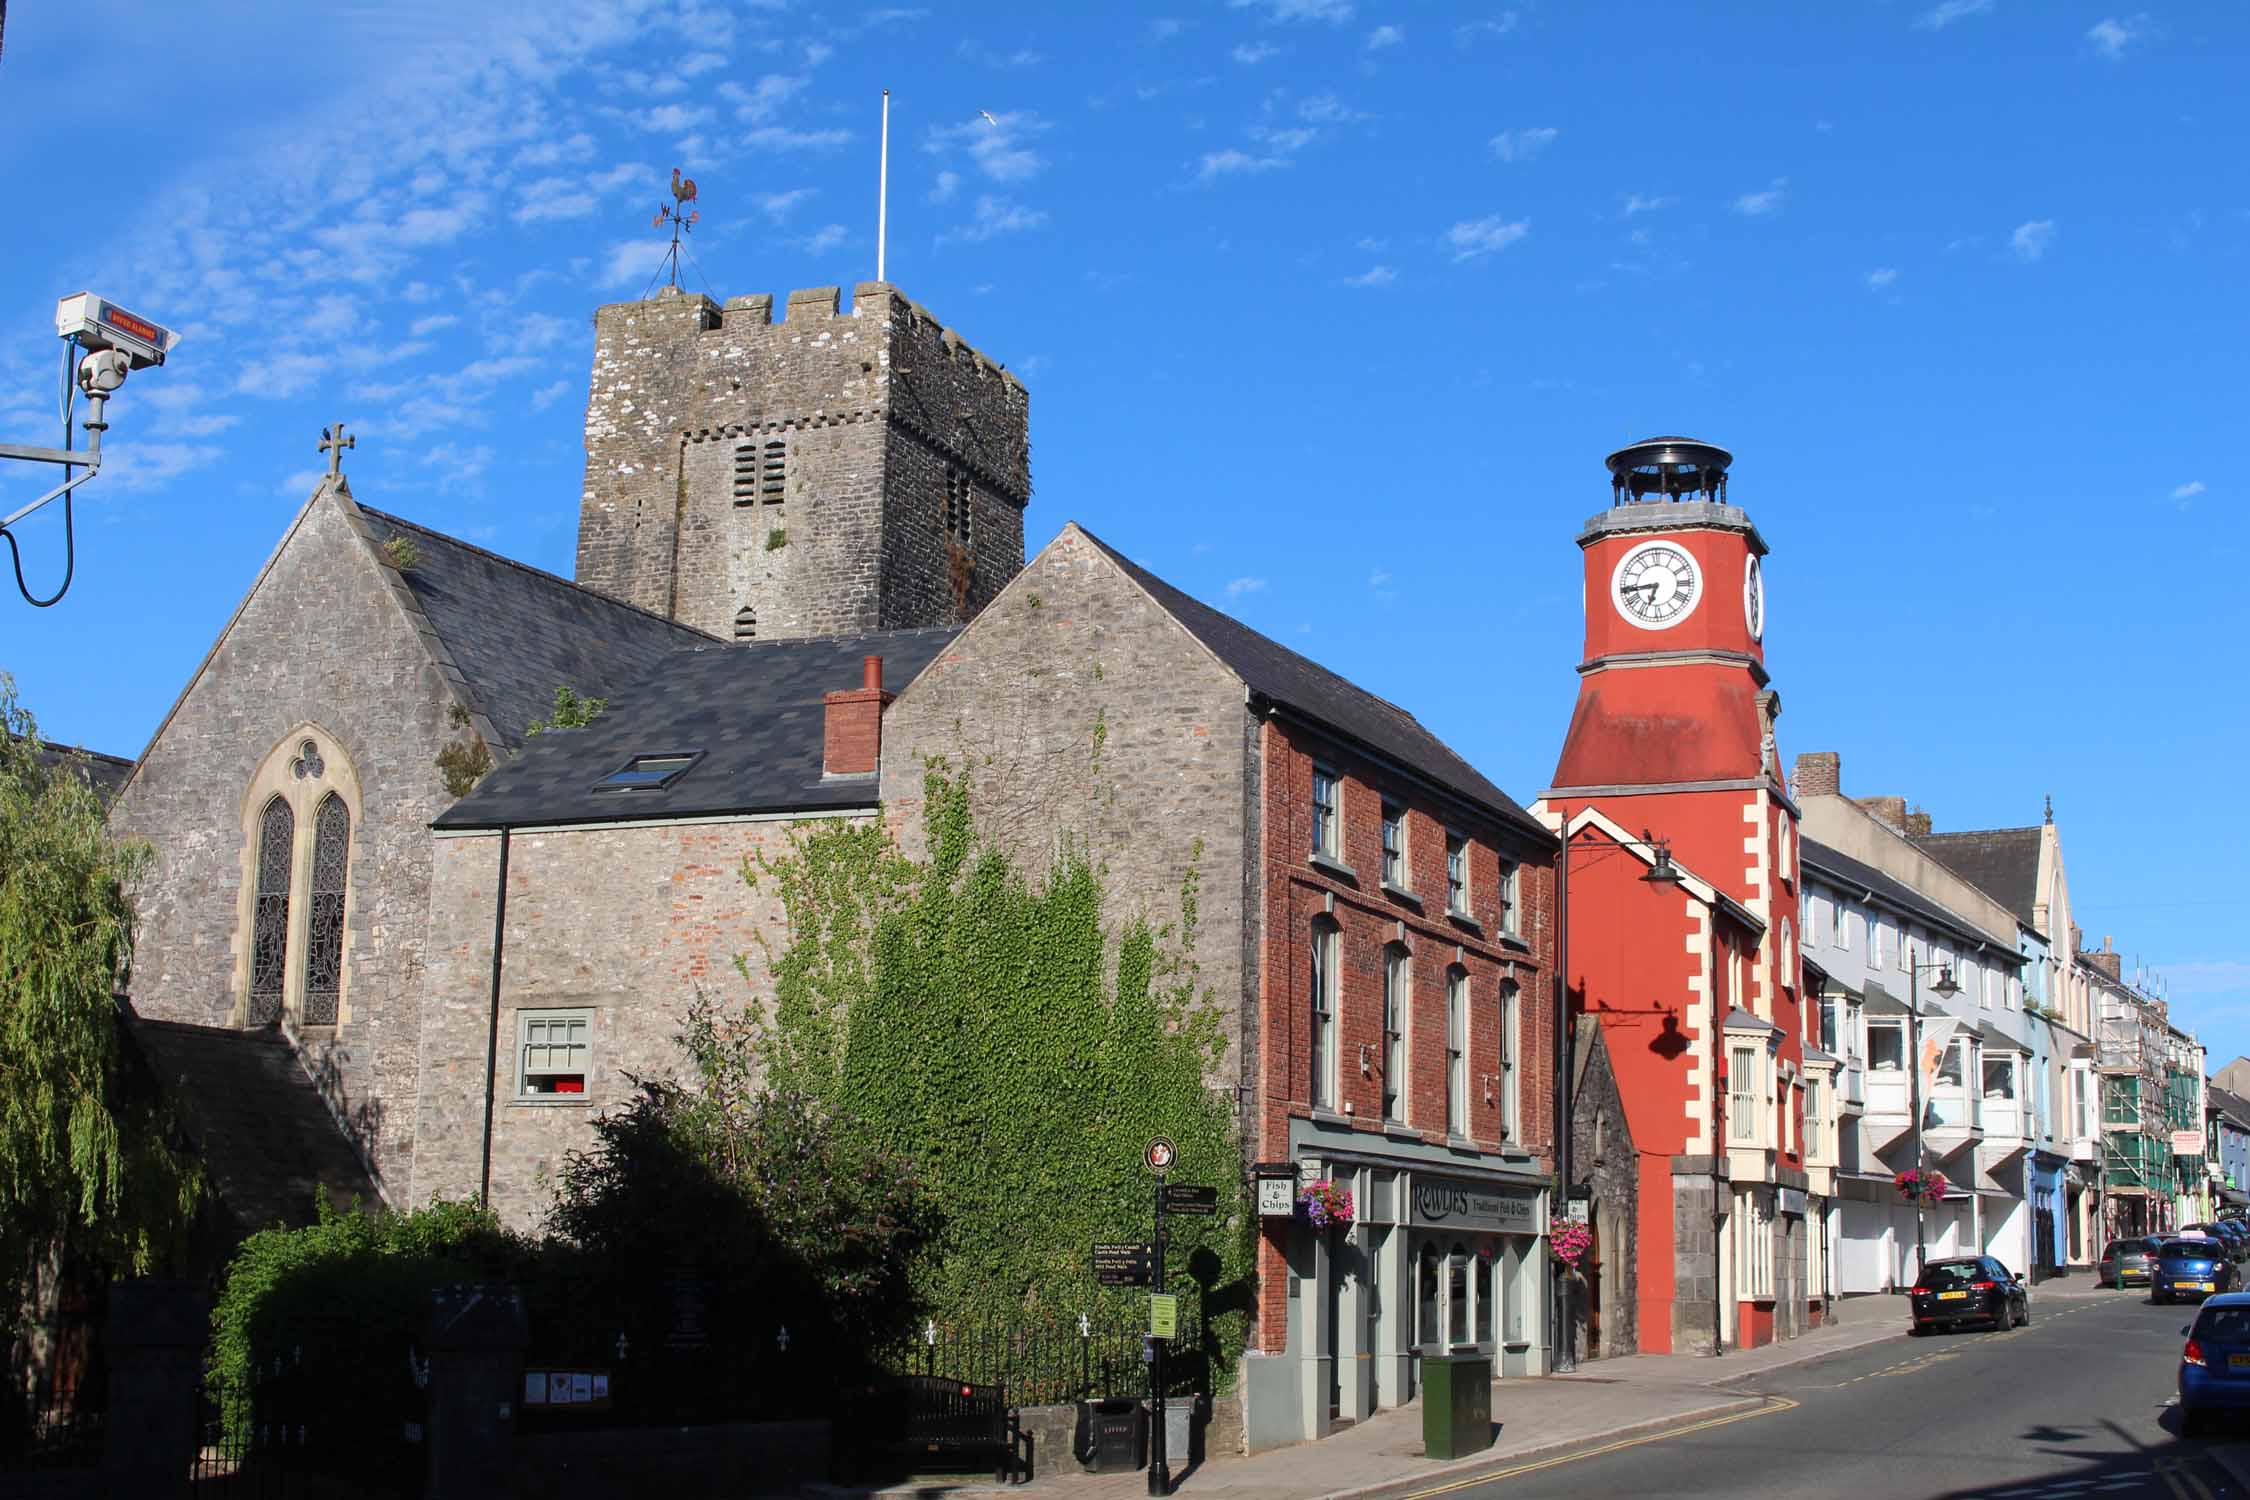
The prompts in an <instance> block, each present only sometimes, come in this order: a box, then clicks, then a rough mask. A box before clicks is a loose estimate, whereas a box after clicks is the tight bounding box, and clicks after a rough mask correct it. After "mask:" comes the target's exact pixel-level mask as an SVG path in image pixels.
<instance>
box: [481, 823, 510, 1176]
mask: <svg viewBox="0 0 2250 1500" xmlns="http://www.w3.org/2000/svg"><path fill="white" fill-rule="evenodd" d="M508 832H509V831H508V830H507V829H505V828H503V829H501V830H500V889H499V892H498V894H496V895H495V896H494V897H493V900H492V1016H491V1022H490V1024H489V1026H488V1027H487V1028H486V1031H485V1037H484V1165H483V1167H482V1169H481V1170H480V1171H479V1172H478V1174H477V1201H478V1202H480V1203H482V1204H483V1205H484V1206H485V1207H487V1208H490V1207H491V1206H492V1103H493V1096H494V1095H495V1094H496V1093H497V1092H498V1083H499V1077H500V960H501V958H502V956H503V955H504V953H505V952H506V945H507V937H508Z"/></svg>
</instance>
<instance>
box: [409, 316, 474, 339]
mask: <svg viewBox="0 0 2250 1500" xmlns="http://www.w3.org/2000/svg"><path fill="white" fill-rule="evenodd" d="M460 321H461V320H460V319H459V318H457V317H455V316H453V314H451V313H431V314H430V315H429V316H428V317H426V318H416V319H415V320H414V321H413V322H411V323H409V324H407V325H406V331H407V332H408V333H409V334H411V335H412V336H413V337H415V338H418V339H419V338H427V337H429V336H430V335H431V334H433V333H435V332H437V331H438V330H439V329H440V328H451V327H452V326H453V325H454V324H456V323H458V322H460Z"/></svg>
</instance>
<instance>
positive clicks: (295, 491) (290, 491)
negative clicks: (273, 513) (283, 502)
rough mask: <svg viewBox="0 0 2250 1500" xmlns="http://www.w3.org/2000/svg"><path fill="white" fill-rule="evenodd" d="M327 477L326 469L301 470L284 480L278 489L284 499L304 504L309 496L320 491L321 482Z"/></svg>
mask: <svg viewBox="0 0 2250 1500" xmlns="http://www.w3.org/2000/svg"><path fill="white" fill-rule="evenodd" d="M327 477H328V471H327V470H326V469H299V470H298V471H297V472H296V473H294V474H291V475H289V476H287V477H286V478H284V479H283V480H282V481H281V483H280V484H279V485H278V486H277V487H276V488H277V489H278V491H279V493H280V494H281V496H282V497H283V498H284V499H288V500H295V501H299V502H302V501H303V500H304V498H305V497H306V496H307V495H309V494H311V493H312V492H313V491H314V490H316V489H318V488H319V487H320V482H321V481H322V480H323V479H326V478H327Z"/></svg>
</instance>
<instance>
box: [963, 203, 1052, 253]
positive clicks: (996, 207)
mask: <svg viewBox="0 0 2250 1500" xmlns="http://www.w3.org/2000/svg"><path fill="white" fill-rule="evenodd" d="M1046 222H1047V213H1046V210H1044V209H1038V208H1025V207H1024V206H1023V205H1021V204H1019V203H1011V202H1010V201H1009V200H1007V199H1006V198H995V197H993V196H992V195H991V194H990V193H982V194H979V195H978V197H977V206H976V212H975V217H974V218H972V219H971V220H970V221H969V222H968V223H966V224H961V225H957V226H955V227H954V228H952V229H949V230H947V231H946V232H945V233H943V234H941V235H939V236H938V243H939V244H941V245H942V244H946V243H949V242H957V243H962V244H972V245H973V244H976V243H977V242H979V241H981V240H989V239H991V238H992V237H993V236H994V235H996V234H1017V233H1020V232H1022V231H1023V230H1026V229H1037V228H1038V227H1039V226H1040V225H1042V224H1044V223H1046Z"/></svg>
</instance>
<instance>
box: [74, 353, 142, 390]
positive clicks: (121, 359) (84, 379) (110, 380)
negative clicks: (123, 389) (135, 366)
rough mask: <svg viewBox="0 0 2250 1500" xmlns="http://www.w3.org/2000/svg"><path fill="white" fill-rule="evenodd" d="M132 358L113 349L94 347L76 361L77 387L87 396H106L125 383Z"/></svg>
mask: <svg viewBox="0 0 2250 1500" xmlns="http://www.w3.org/2000/svg"><path fill="white" fill-rule="evenodd" d="M131 369H132V360H131V359H130V358H129V357H128V356H126V355H124V354H121V353H119V352H118V351H117V350H115V349H96V350H95V351H94V352H93V353H91V354H89V355H87V356H86V357H85V358H84V359H82V360H80V361H79V362H78V388H79V389H80V390H82V391H84V392H85V393H86V394H87V395H89V396H106V395H108V394H109V393H110V392H112V391H114V390H116V389H117V388H118V387H119V386H121V385H123V384H124V383H125V375H126V372H127V371H129V370H131Z"/></svg>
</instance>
